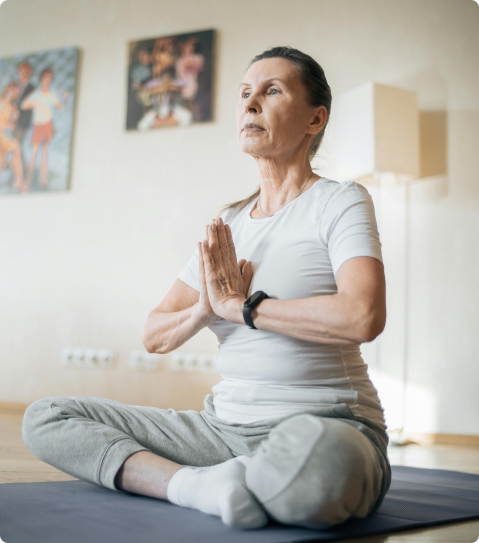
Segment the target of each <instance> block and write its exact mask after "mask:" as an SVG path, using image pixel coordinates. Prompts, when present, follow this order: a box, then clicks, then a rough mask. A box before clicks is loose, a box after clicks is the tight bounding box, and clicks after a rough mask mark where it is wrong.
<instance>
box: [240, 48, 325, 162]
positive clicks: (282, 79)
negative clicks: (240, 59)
mask: <svg viewBox="0 0 479 543" xmlns="http://www.w3.org/2000/svg"><path fill="white" fill-rule="evenodd" d="M239 94H240V99H239V104H238V107H237V109H236V119H237V122H238V130H239V143H240V149H241V150H242V151H243V152H244V153H247V154H249V155H253V156H264V157H274V158H278V157H282V156H288V155H291V154H294V153H295V152H297V151H298V150H299V148H300V147H301V146H303V147H304V150H305V151H307V149H308V147H309V142H310V140H311V137H312V136H314V134H317V133H318V132H319V131H320V130H321V128H322V127H323V126H324V124H325V122H326V118H327V117H326V116H327V110H326V108H325V107H324V106H320V107H319V108H313V107H311V106H309V105H308V104H307V102H306V97H305V88H304V86H303V84H302V82H301V80H300V77H299V74H298V71H297V68H296V65H295V64H294V63H293V62H292V61H290V60H286V59H284V58H269V59H263V60H259V61H257V62H255V63H254V64H252V65H251V66H250V68H249V69H248V71H247V72H246V74H245V76H244V79H243V82H242V83H241V85H240V88H239Z"/></svg>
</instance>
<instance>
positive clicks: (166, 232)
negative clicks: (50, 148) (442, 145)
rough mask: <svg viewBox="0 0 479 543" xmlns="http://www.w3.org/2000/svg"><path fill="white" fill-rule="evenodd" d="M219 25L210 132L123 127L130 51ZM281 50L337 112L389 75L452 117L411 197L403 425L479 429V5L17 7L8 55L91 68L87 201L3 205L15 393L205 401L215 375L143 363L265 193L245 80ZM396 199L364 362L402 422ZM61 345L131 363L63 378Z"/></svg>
mask: <svg viewBox="0 0 479 543" xmlns="http://www.w3.org/2000/svg"><path fill="white" fill-rule="evenodd" d="M209 28H215V29H217V31H218V43H217V46H218V47H217V78H216V88H215V95H216V103H215V120H214V122H212V123H208V124H202V125H194V126H192V127H189V128H186V129H178V128H163V129H158V130H156V131H150V132H148V133H138V132H128V133H127V132H126V131H125V129H124V122H125V102H126V92H125V91H126V84H125V81H126V63H127V59H126V54H127V42H128V41H130V40H135V39H140V38H149V37H155V36H161V35H169V34H175V33H184V32H188V31H194V30H203V29H209ZM279 44H281V45H284V44H287V45H292V46H295V47H297V48H299V49H302V50H304V51H305V52H307V53H309V54H311V55H312V56H313V57H315V58H316V59H317V60H318V61H319V63H320V64H321V65H322V66H323V68H324V70H325V72H326V75H327V78H328V82H329V84H330V86H331V88H332V92H333V111H334V96H335V95H337V94H338V93H340V92H343V91H346V90H348V89H350V88H352V87H354V86H356V85H358V84H361V83H362V82H364V81H366V80H373V81H376V82H378V83H383V84H388V85H397V86H400V87H402V88H406V89H410V90H414V91H416V92H418V96H419V106H420V108H421V109H423V110H441V111H446V112H447V117H448V129H447V153H448V173H447V176H446V177H443V178H441V179H439V178H437V177H435V178H432V177H431V178H429V179H427V180H425V181H424V182H423V183H422V184H421V185H417V186H414V187H412V188H411V189H410V194H409V198H410V204H411V205H410V215H409V232H410V235H409V245H408V254H409V255H410V256H409V265H408V276H407V277H408V282H409V285H410V295H409V299H408V302H407V304H408V307H409V312H408V315H409V328H408V334H407V337H408V338H409V339H408V360H409V366H408V367H409V370H408V388H407V395H408V398H409V401H408V403H407V406H408V409H407V413H406V414H407V418H406V429H409V430H411V431H413V430H414V431H423V432H444V433H468V434H479V427H478V420H479V396H478V394H477V393H476V390H477V385H478V383H479V364H478V363H477V353H478V352H479V334H478V333H477V328H478V317H477V313H478V309H477V308H478V305H479V304H478V302H479V273H478V271H477V270H478V266H479V242H478V238H479V236H478V233H479V182H478V172H479V159H478V153H477V143H478V141H479V122H478V121H479V93H478V92H477V91H478V88H479V84H478V83H479V70H478V68H479V66H478V64H479V57H478V54H477V52H478V51H479V47H478V46H479V7H478V6H477V4H476V3H474V2H473V1H472V0H420V1H418V0H402V1H401V2H384V1H383V0H297V1H296V2H295V3H294V4H292V3H291V2H290V0H275V1H270V0H261V1H257V0H244V1H243V2H233V1H226V2H225V1H224V0H223V1H216V0H202V1H201V2H195V1H193V0H177V1H175V2H167V1H166V0H81V1H74V0H41V1H40V0H37V1H35V0H7V1H6V2H5V3H4V4H3V5H2V6H1V7H0V56H1V57H4V56H8V55H14V54H18V53H24V52H31V51H35V50H42V49H50V48H58V47H66V46H78V47H80V48H81V50H82V60H81V66H80V80H79V86H78V101H77V115H76V126H75V134H74V147H73V163H72V176H71V190H70V191H68V192H65V193H58V194H28V195H12V196H9V197H2V198H1V199H0V232H1V234H0V277H1V280H0V300H1V302H0V330H1V332H0V357H1V358H0V364H1V371H2V378H1V380H0V400H1V401H11V402H25V403H27V402H31V401H33V400H35V399H36V398H39V397H43V396H53V395H89V396H108V397H110V398H113V399H118V400H120V401H124V402H126V403H132V404H145V405H146V404H149V405H157V406H160V407H175V408H197V409H198V408H201V399H202V398H203V396H204V395H205V393H206V392H208V390H209V389H210V387H211V385H212V384H213V383H214V382H216V381H217V379H218V376H216V375H210V376H209V375H206V374H202V375H200V374H198V375H194V374H190V375H183V376H178V375H176V374H174V373H171V372H170V371H168V370H167V369H163V370H159V371H157V372H155V373H148V374H145V373H140V372H134V371H133V370H130V369H128V368H127V356H128V351H129V350H130V349H138V348H141V341H140V334H141V329H142V326H143V323H144V321H145V318H146V316H147V314H148V312H149V311H150V310H151V309H152V308H153V307H154V306H155V305H156V304H157V303H158V302H159V301H160V300H161V299H162V297H163V296H164V295H165V294H166V292H167V291H168V289H169V288H170V286H171V284H172V283H173V281H174V280H175V278H176V277H177V275H178V273H179V272H180V270H181V269H182V268H183V266H184V265H185V263H186V261H187V259H188V258H189V256H190V255H191V253H192V251H193V250H194V247H195V243H196V242H197V241H199V240H200V239H203V232H204V225H205V224H206V223H207V222H209V221H210V220H211V218H213V217H214V216H215V215H216V213H217V212H218V210H219V207H220V206H221V205H223V204H225V203H227V202H231V201H234V200H236V199H239V198H241V197H245V196H247V195H249V194H250V193H251V192H253V191H254V190H255V188H256V186H257V182H258V181H257V176H256V171H255V165H254V162H253V161H252V160H251V159H250V158H249V157H246V156H242V155H241V154H240V153H239V152H238V149H237V143H236V127H235V116H234V110H235V106H236V102H237V86H238V84H239V81H240V80H241V77H242V75H243V72H244V69H245V67H246V65H247V63H248V61H249V59H250V58H252V57H253V56H254V55H255V54H257V53H259V52H261V51H263V50H264V49H265V48H267V47H270V46H273V45H279ZM332 146H333V142H331V141H329V142H328V141H327V142H326V145H325V146H324V148H323V150H322V151H321V154H320V160H319V161H318V166H319V173H320V174H321V175H323V176H324V177H330V178H333V179H334V178H335V165H334V161H333V160H332V159H331V157H332V154H333V153H332ZM398 190H399V189H398ZM384 198H385V200H384V201H385V202H386V203H384V202H383V205H382V207H381V213H382V214H383V215H384V214H385V218H384V220H382V219H381V217H379V219H380V221H382V223H383V224H384V231H381V234H382V240H383V247H384V254H385V262H386V270H387V280H388V302H389V307H388V310H389V320H388V324H387V328H386V330H385V332H384V334H383V335H382V336H381V339H380V345H379V348H374V345H368V346H365V353H366V357H367V359H368V361H369V360H373V358H371V357H373V351H375V352H376V353H379V354H380V356H379V358H377V364H376V368H375V371H374V375H375V376H377V377H375V378H376V379H377V383H378V387H379V388H380V392H381V394H382V396H383V402H384V404H385V406H386V412H387V414H388V412H390V413H391V417H392V419H394V424H396V420H399V419H397V416H398V415H397V413H398V412H399V411H402V408H400V407H398V406H399V403H398V402H400V401H401V400H400V398H401V393H398V392H397V391H398V390H400V387H401V375H402V372H403V364H404V356H403V355H404V353H402V352H401V349H403V345H404V332H405V330H404V326H403V324H404V310H405V303H404V290H403V287H404V284H403V282H404V277H405V276H404V274H403V275H401V273H399V271H398V269H397V268H398V265H397V262H398V258H399V257H398V252H399V249H397V250H396V247H399V246H401V247H403V245H401V244H400V238H398V237H397V235H398V233H400V232H403V227H404V222H401V221H403V219H404V217H403V215H402V211H401V207H400V206H401V204H400V203H399V204H397V205H395V204H391V205H392V206H393V207H391V205H390V207H389V208H388V207H387V205H388V204H387V198H396V201H398V202H401V196H400V193H399V192H397V193H396V195H395V196H394V195H392V196H391V195H389V196H385V197H384ZM388 209H389V210H390V211H387V210H388ZM385 210H386V211H385ZM391 210H394V212H393V211H391ZM394 213H396V215H397V220H398V224H399V223H400V225H401V226H400V228H399V227H398V226H397V225H394V223H391V221H392V220H393V217H394ZM401 250H402V249H401ZM399 261H400V259H399ZM388 264H389V267H388ZM216 345H217V342H216V337H215V336H214V335H213V334H211V332H209V331H208V330H204V331H203V332H202V333H200V334H199V335H198V336H196V337H195V338H193V339H192V340H191V341H190V342H189V343H188V344H186V345H184V347H183V349H184V350H198V351H204V352H216V348H217V347H216ZM65 346H85V347H111V348H114V349H116V350H117V351H118V352H119V353H120V360H119V366H117V368H116V369H114V370H111V371H104V372H102V371H98V370H91V371H89V370H83V371H80V370H68V369H65V368H62V367H61V365H60V360H59V357H60V352H61V350H62V349H63V347H65ZM375 382H376V381H375ZM388 383H392V385H391V384H388ZM383 390H384V394H383ZM394 391H396V394H397V400H394V396H393V395H394V393H395V392H394ZM401 423H402V421H399V422H398V424H401Z"/></svg>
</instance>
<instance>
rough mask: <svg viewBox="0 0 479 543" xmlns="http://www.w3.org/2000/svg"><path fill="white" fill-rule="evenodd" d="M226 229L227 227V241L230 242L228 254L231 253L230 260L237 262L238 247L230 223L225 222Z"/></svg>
mask: <svg viewBox="0 0 479 543" xmlns="http://www.w3.org/2000/svg"><path fill="white" fill-rule="evenodd" d="M224 229H225V234H226V242H227V243H228V254H229V258H230V261H231V262H234V263H235V264H236V262H237V257H236V249H235V244H234V243H233V234H232V233H231V228H230V225H229V224H225V226H224Z"/></svg>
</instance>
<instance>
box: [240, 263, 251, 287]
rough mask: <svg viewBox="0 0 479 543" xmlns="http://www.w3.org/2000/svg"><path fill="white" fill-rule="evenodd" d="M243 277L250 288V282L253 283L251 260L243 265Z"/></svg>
mask: <svg viewBox="0 0 479 543" xmlns="http://www.w3.org/2000/svg"><path fill="white" fill-rule="evenodd" d="M242 277H243V281H244V283H245V285H246V288H247V289H249V284H250V283H251V279H252V278H253V269H252V262H251V261H248V262H246V264H245V265H244V266H243V268H242Z"/></svg>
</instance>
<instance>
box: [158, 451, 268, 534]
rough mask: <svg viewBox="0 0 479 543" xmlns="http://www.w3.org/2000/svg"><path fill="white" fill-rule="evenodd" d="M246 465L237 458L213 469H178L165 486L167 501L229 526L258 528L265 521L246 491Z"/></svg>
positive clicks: (242, 457) (257, 504)
mask: <svg viewBox="0 0 479 543" xmlns="http://www.w3.org/2000/svg"><path fill="white" fill-rule="evenodd" d="M248 461H249V458H248V457H246V456H238V457H236V458H232V459H231V460H227V461H226V462H223V463H222V464H218V465H216V466H210V467H206V468H196V467H190V466H187V467H184V468H181V469H180V470H178V471H177V472H176V473H175V474H174V475H173V477H172V478H171V481H170V483H169V485H168V491H167V493H168V500H169V501H170V502H172V503H175V504H177V505H181V506H183V507H190V508H192V509H198V510H199V511H202V512H203V513H208V514H209V515H216V516H218V517H221V520H222V521H223V522H224V523H225V524H227V525H228V526H234V527H236V528H243V529H253V528H261V527H262V526H264V525H265V524H267V522H268V519H267V517H266V514H265V512H264V511H263V509H262V507H261V506H260V505H259V503H258V502H257V501H256V499H255V498H254V497H253V496H252V495H251V493H250V492H249V491H248V489H247V487H246V479H245V470H246V465H245V463H247V462H248Z"/></svg>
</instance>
